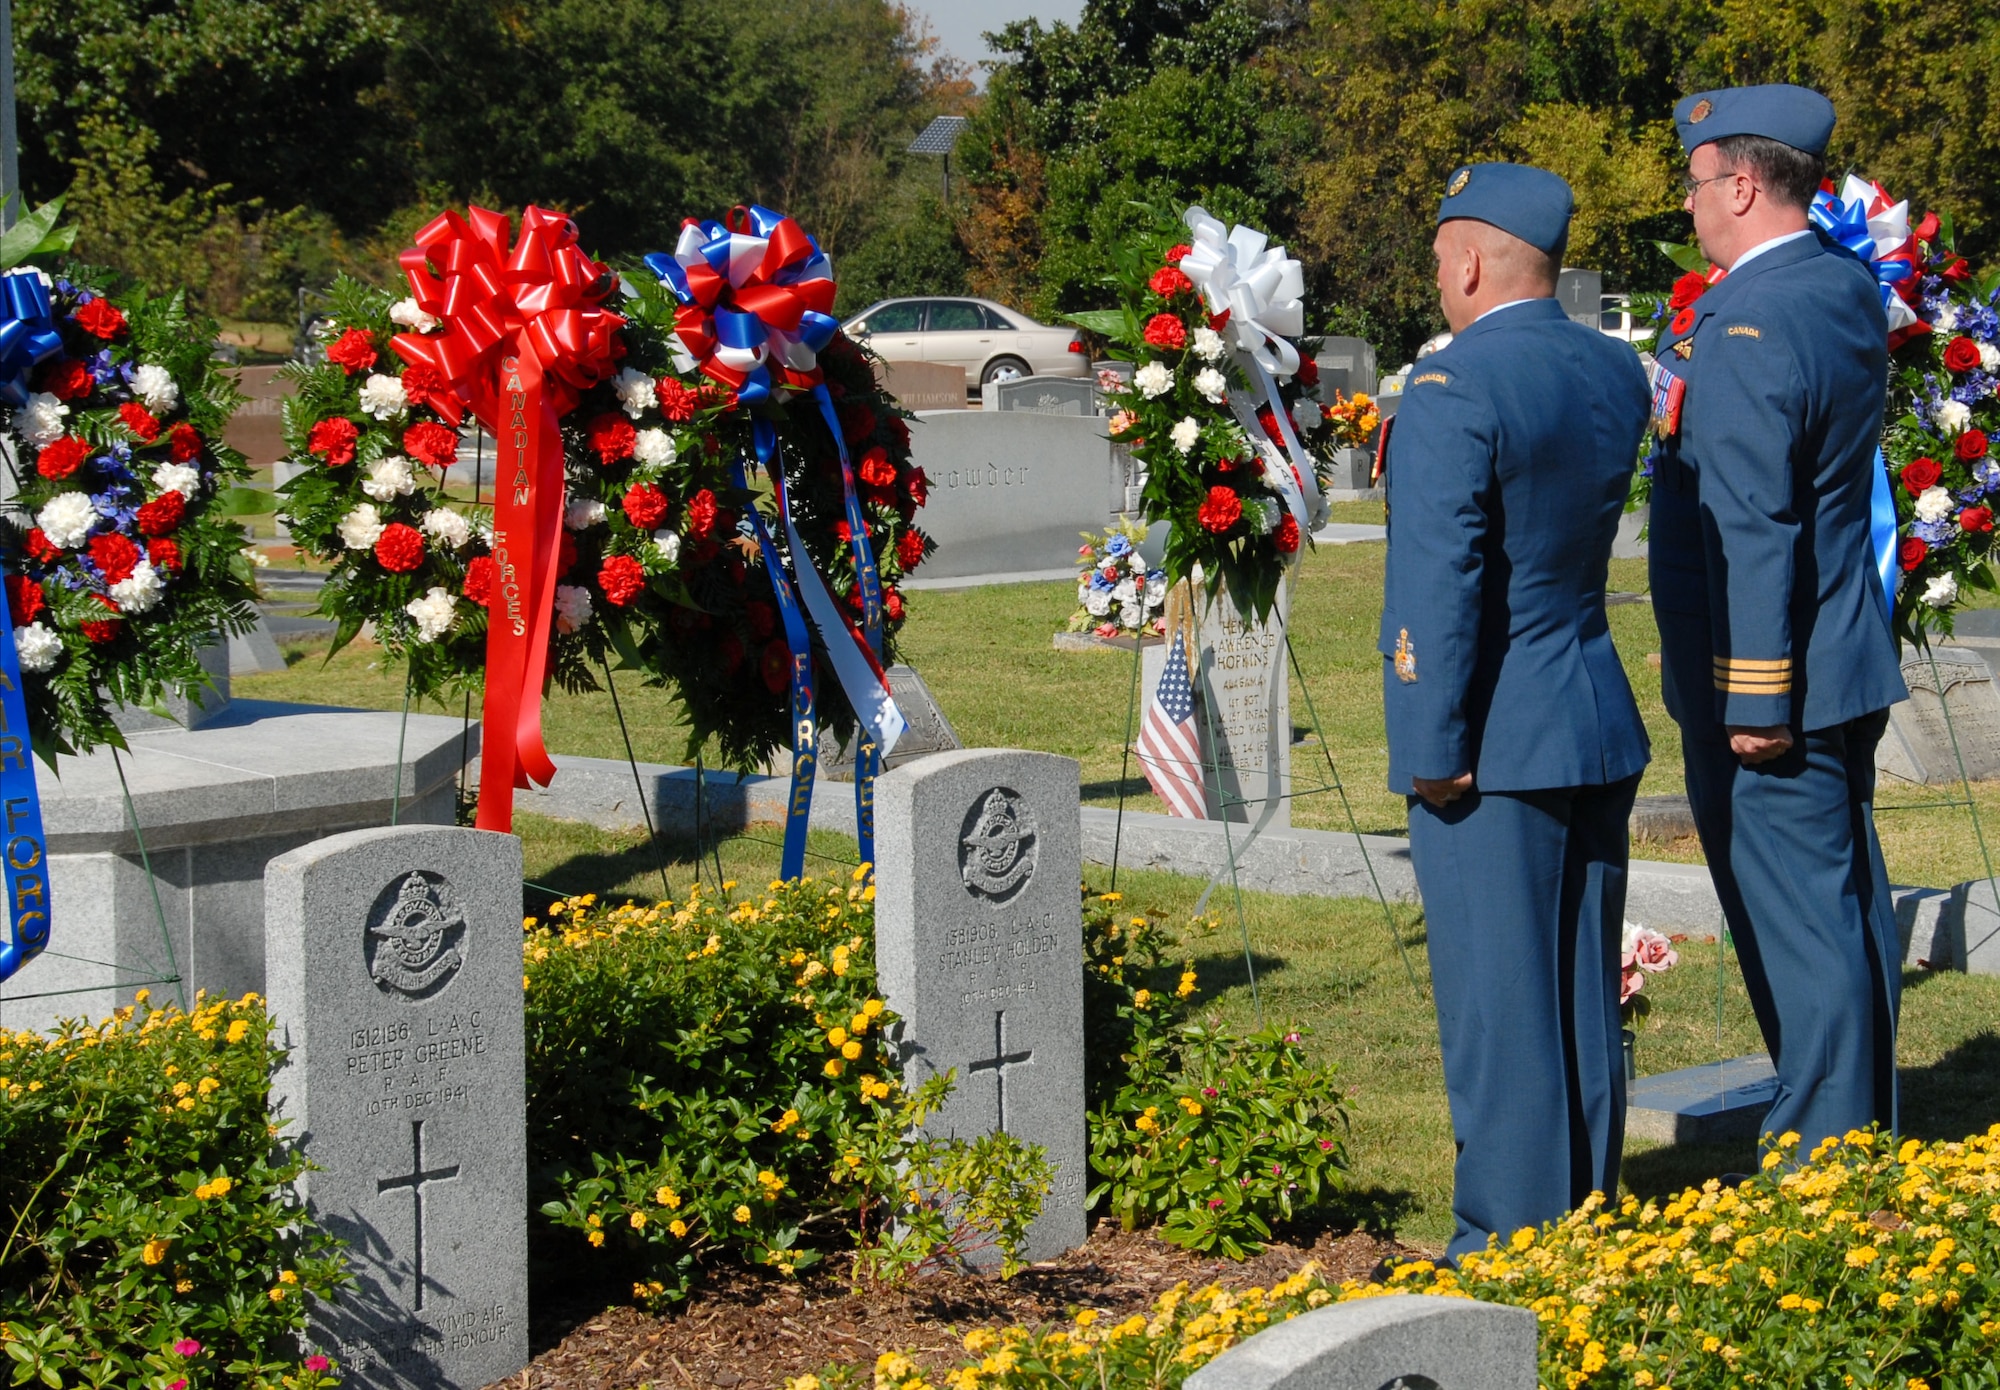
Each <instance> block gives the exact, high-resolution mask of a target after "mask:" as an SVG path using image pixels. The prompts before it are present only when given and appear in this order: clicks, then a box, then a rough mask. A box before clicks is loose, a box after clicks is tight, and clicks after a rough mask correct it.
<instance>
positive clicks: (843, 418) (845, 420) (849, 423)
mask: <svg viewBox="0 0 2000 1390" xmlns="http://www.w3.org/2000/svg"><path fill="white" fill-rule="evenodd" d="M840 432H841V433H842V434H844V435H846V436H847V440H848V442H849V443H850V444H858V443H860V442H861V441H862V440H864V439H866V438H867V437H868V436H869V435H871V434H873V433H875V412H874V411H872V410H870V409H869V408H868V407H867V406H865V405H863V404H861V403H860V402H859V401H856V402H855V403H854V404H853V405H844V406H842V407H841V408H840Z"/></svg>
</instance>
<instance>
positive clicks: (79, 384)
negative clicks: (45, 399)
mask: <svg viewBox="0 0 2000 1390" xmlns="http://www.w3.org/2000/svg"><path fill="white" fill-rule="evenodd" d="M96 385H97V378H96V377H94V376H92V375H91V374H90V368H89V367H88V366H87V365H86V364H84V363H82V362H79V361H77V360H76V359H75V358H73V357H71V358H65V359H64V360H63V361H61V362H58V363H57V364H56V365H55V366H53V367H51V368H49V370H48V374H47V375H46V376H45V377H43V378H42V389H43V390H45V391H47V392H48V393H49V394H50V395H52V396H54V397H55V398H56V399H57V400H59V401H73V400H77V399H79V398H81V397H84V396H87V395H89V394H90V392H91V388H93V387H94V386H96Z"/></svg>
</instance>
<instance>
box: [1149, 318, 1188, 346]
mask: <svg viewBox="0 0 2000 1390" xmlns="http://www.w3.org/2000/svg"><path fill="white" fill-rule="evenodd" d="M1146 341H1147V342H1149V343H1151V344H1152V345H1153V346H1154V347H1163V348H1182V347H1186V346H1187V325H1186V324H1184V323H1182V322H1181V321H1180V319H1179V318H1177V317H1175V316H1174V315H1172V314H1155V315H1153V316H1152V317H1151V318H1149V319H1147V320H1146Z"/></svg>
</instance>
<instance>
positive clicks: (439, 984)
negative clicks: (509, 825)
mask: <svg viewBox="0 0 2000 1390" xmlns="http://www.w3.org/2000/svg"><path fill="white" fill-rule="evenodd" d="M265 892H266V895H267V905H266V908H265V933H266V940H267V943H268V945H267V954H268V961H269V964H268V967H267V970H268V976H269V981H270V984H269V992H270V1001H271V1011H272V1013H273V1014H274V1015H275V1016H276V1018H277V1020H278V1024H279V1028H280V1037H281V1039H282V1042H283V1045H284V1046H285V1047H287V1048H289V1049H291V1055H290V1056H289V1057H288V1058H287V1059H286V1063H285V1066H284V1067H283V1068H282V1069H281V1070H280V1071H279V1073H278V1075H277V1077H276V1078H275V1079H274V1080H273V1082H272V1085H271V1109H272V1114H273V1117H274V1119H281V1120H289V1121H291V1123H292V1126H293V1130H292V1132H293V1133H294V1134H297V1135H299V1136H301V1137H302V1138H303V1141H304V1146H305V1152H306V1156H307V1157H308V1158H310V1159H311V1160H312V1161H313V1163H314V1164H315V1165H316V1168H317V1171H314V1172H312V1173H309V1174H307V1175H306V1177H305V1178H304V1179H303V1180H302V1183H301V1186H302V1187H303V1189H304V1197H305V1200H306V1204H307V1206H308V1207H309V1208H310V1209H311V1210H312V1213H313V1215H314V1217H315V1218H316V1219H317V1220H318V1221H319V1223H320V1224H321V1225H322V1226H324V1227H325V1228H326V1229H327V1230H329V1231H331V1232H332V1233H333V1234H334V1235H336V1236H338V1237H339V1238H340V1239H342V1240H344V1241H346V1242H347V1245H348V1250H347V1260H348V1266H349V1268H350V1269H351V1270H352V1271H353V1272H354V1274H355V1276H356V1280H357V1282H356V1283H355V1284H354V1285H353V1286H352V1287H351V1288H349V1289H347V1290H345V1291H343V1292H342V1293H341V1294H340V1296H339V1299H338V1300H337V1302H335V1303H332V1304H325V1303H315V1304H314V1305H313V1307H312V1312H311V1319H312V1321H311V1330H310V1333H309V1336H308V1340H309V1341H310V1342H311V1343H312V1344H313V1345H314V1346H316V1347H317V1348H318V1349H319V1350H321V1351H324V1352H325V1353H327V1354H328V1355H330V1356H333V1357H335V1358H336V1359H337V1360H338V1361H339V1362H340V1369H341V1375H342V1378H343V1382H344V1383H345V1384H347V1385H350V1386H366V1387H369V1388H370V1390H389V1387H396V1390H406V1388H410V1387H419V1386H422V1387H450V1390H473V1387H477V1386H483V1385H489V1384H491V1383H492V1382H494V1381H496V1380H499V1379H501V1378H502V1377H504V1376H509V1375H513V1374H514V1373H515V1372H517V1371H519V1370H521V1369H522V1368H523V1367H524V1366H526V1365H527V1364H528V1164H527V1118H526V1111H525V1108H524V1107H525V1097H524V1093H523V1085H524V1082H523V1077H522V1057H523V1053H522V1047H523V1040H522V996H521V842H520V841H519V840H517V839H515V838H514V837H513V836H511V835H495V834H492V833H491V832H488V831H483V830H464V829H460V828H458V827H456V826H427V827H424V828H421V829H381V830H357V831H351V832H349V833H348V834H345V835H335V836H333V837H331V838H329V839H325V840H320V841H318V842H316V843H314V844H310V845H306V846H304V847H302V848H300V849H297V850H294V851H292V852H291V853H290V854H287V855H284V856H282V857H280V858H278V859H275V860H273V861H272V863H271V866H270V868H269V870H268V871H267V873H266V876H265Z"/></svg>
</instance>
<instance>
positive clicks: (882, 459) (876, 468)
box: [861, 448, 896, 487]
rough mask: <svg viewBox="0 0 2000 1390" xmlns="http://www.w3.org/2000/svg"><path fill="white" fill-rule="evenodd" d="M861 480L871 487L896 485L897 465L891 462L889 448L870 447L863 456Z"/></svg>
mask: <svg viewBox="0 0 2000 1390" xmlns="http://www.w3.org/2000/svg"><path fill="white" fill-rule="evenodd" d="M861 481H862V482H864V483H866V484H868V486H870V487H892V486H894V485H895V482H896V465H895V464H893V463H891V462H889V451H888V450H887V449H882V448H874V449H870V450H869V451H868V452H867V453H865V454H863V455H862V456H861Z"/></svg>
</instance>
